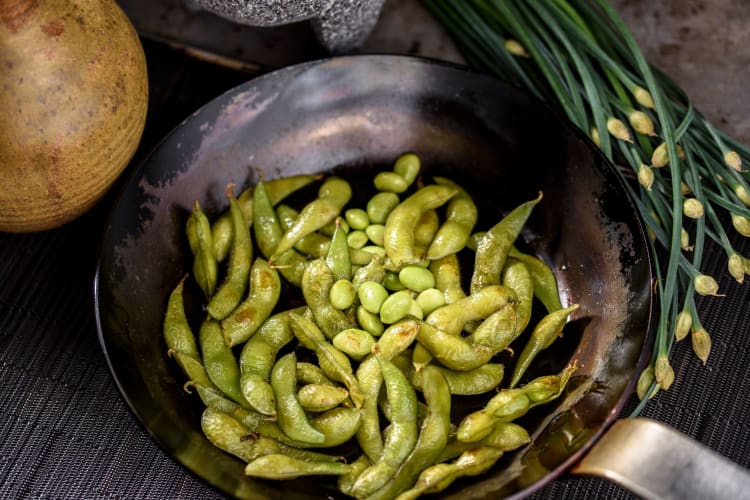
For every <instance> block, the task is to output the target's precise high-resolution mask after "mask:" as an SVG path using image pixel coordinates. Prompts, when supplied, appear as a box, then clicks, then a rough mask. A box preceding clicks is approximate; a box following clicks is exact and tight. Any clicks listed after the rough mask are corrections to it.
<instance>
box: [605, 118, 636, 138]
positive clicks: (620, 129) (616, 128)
mask: <svg viewBox="0 0 750 500" xmlns="http://www.w3.org/2000/svg"><path fill="white" fill-rule="evenodd" d="M607 130H609V133H610V134H612V136H613V137H615V138H616V139H620V140H621V141H627V142H633V140H632V138H631V137H630V131H629V130H628V127H627V126H625V124H624V123H623V122H622V121H621V120H618V119H617V118H610V119H608V120H607Z"/></svg>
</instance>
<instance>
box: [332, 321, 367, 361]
mask: <svg viewBox="0 0 750 500" xmlns="http://www.w3.org/2000/svg"><path fill="white" fill-rule="evenodd" d="M374 344H375V339H374V338H373V336H372V335H371V334H370V333H368V332H366V331H365V330H362V329H360V328H347V329H346V330H342V331H340V332H339V333H337V334H336V336H335V337H333V345H334V346H335V347H336V348H337V349H338V350H340V351H342V352H345V353H346V354H348V355H349V357H350V358H352V359H354V360H357V361H359V360H360V359H362V358H364V357H365V356H367V355H368V354H370V350H371V349H372V346H373V345H374Z"/></svg>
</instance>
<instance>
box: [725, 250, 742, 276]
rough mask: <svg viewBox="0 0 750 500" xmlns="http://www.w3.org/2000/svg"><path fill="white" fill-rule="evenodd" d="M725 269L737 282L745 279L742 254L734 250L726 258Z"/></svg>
mask: <svg viewBox="0 0 750 500" xmlns="http://www.w3.org/2000/svg"><path fill="white" fill-rule="evenodd" d="M727 270H728V271H729V274H730V275H731V276H732V278H734V279H735V280H737V283H742V282H743V281H744V280H745V259H744V258H743V257H742V255H740V254H738V253H736V252H735V253H733V254H732V255H730V256H729V259H728V260H727Z"/></svg>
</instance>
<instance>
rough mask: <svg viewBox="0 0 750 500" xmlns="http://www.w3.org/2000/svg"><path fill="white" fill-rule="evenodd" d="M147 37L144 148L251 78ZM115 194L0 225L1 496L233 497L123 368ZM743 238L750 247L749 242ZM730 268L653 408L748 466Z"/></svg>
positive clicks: (590, 484) (749, 341)
mask: <svg viewBox="0 0 750 500" xmlns="http://www.w3.org/2000/svg"><path fill="white" fill-rule="evenodd" d="M144 46H145V47H146V51H147V55H148V57H149V62H150V65H149V67H150V68H151V75H150V77H151V86H152V88H151V97H150V99H151V103H150V106H151V107H150V112H149V113H150V115H149V122H148V126H147V130H146V133H145V134H144V141H143V145H142V151H140V152H139V155H141V156H142V154H143V152H144V151H146V150H148V149H149V148H150V147H152V146H153V144H155V143H156V141H157V140H158V139H159V138H160V137H162V136H163V135H164V134H165V133H166V132H167V131H168V130H170V129H171V128H172V127H173V126H174V125H176V124H177V123H179V121H180V120H182V119H183V118H184V117H185V116H187V115H188V114H189V113H190V112H192V111H193V110H195V109H197V108H198V107H200V105H202V104H203V103H205V102H206V101H208V100H209V99H210V98H212V97H214V96H216V95H219V94H220V93H221V92H223V91H224V90H226V89H228V88H231V87H232V86H234V85H236V84H238V83H240V82H242V81H244V80H246V79H248V78H249V75H246V74H239V73H234V72H231V71H228V70H224V69H220V68H213V67H207V65H206V64H205V63H199V62H196V61H192V60H190V59H189V58H187V57H186V56H184V55H182V54H179V53H175V52H174V51H171V50H170V49H168V48H166V47H163V46H160V45H158V44H154V43H151V42H144ZM207 72H211V75H212V76H211V78H205V75H206V74H207ZM110 204H111V199H110V198H107V199H105V200H103V201H102V202H101V203H100V204H99V206H98V207H96V208H95V209H94V210H92V211H91V212H89V213H88V214H86V215H85V216H84V217H82V218H80V219H78V220H77V221H75V222H73V223H71V224H69V225H67V226H65V227H62V228H60V229H56V230H52V231H47V232H43V233H37V234H29V235H9V234H0V498H55V499H57V498H74V499H81V498H94V499H100V498H101V499H104V498H128V499H130V498H133V499H165V498H170V499H177V498H201V499H216V498H223V496H222V495H221V494H220V493H219V492H217V491H216V490H214V489H213V488H212V487H210V486H208V485H207V484H205V483H203V482H202V481H201V480H199V479H198V478H196V477H195V476H193V475H191V474H190V473H188V472H187V471H186V470H185V469H183V468H182V467H181V466H180V465H179V464H178V463H177V462H175V461H174V460H172V459H171V458H170V457H169V456H167V455H166V454H165V453H163V452H162V451H161V449H160V448H159V447H158V446H157V445H156V444H155V443H154V441H152V440H151V438H150V437H149V435H148V434H147V433H146V431H145V430H144V429H143V427H142V426H141V425H140V424H139V423H138V422H137V421H136V420H135V418H134V417H133V416H132V414H131V413H130V411H129V409H128V408H127V406H126V404H125V403H124V402H123V400H122V399H121V397H120V395H119V393H118V392H117V389H116V387H115V384H114V382H113V380H112V378H111V377H110V374H109V370H108V367H107V365H106V362H105V360H104V357H103V355H102V352H101V349H100V347H99V343H98V339H97V334H96V326H95V321H94V304H93V280H94V272H95V266H96V256H97V245H98V238H99V234H100V233H101V231H102V228H103V225H104V223H105V217H106V213H107V209H108V207H109V206H110ZM735 244H736V248H737V250H738V251H740V252H741V253H742V254H743V255H750V242H748V241H747V240H742V239H740V238H737V239H736V241H735ZM725 265H726V257H725V256H724V254H723V252H722V251H721V250H720V249H717V248H715V247H713V246H711V245H708V246H707V257H706V259H705V267H704V271H705V272H707V273H709V274H712V275H714V276H717V277H719V283H720V286H721V290H722V291H723V292H724V293H726V294H727V296H726V297H723V298H705V299H701V300H700V301H699V308H700V311H701V313H702V317H703V318H705V320H704V326H705V327H706V328H707V330H708V331H709V332H711V334H712V338H713V351H712V354H711V357H710V359H709V362H708V365H707V366H705V367H703V366H701V365H700V362H699V361H698V359H697V358H696V357H695V356H694V355H693V353H692V350H691V347H690V343H689V340H687V341H685V342H682V343H681V344H680V345H678V346H677V347H676V350H675V353H674V357H673V360H672V363H673V366H674V369H675V371H676V372H677V381H676V383H675V384H674V385H673V387H672V388H671V389H670V390H669V391H668V392H666V393H660V394H659V395H657V396H656V397H655V398H654V399H653V400H652V401H651V402H650V403H649V405H648V406H647V407H646V410H645V412H644V413H643V415H644V416H647V417H651V418H655V419H657V420H660V421H662V422H665V423H667V424H669V425H672V426H673V427H675V428H677V429H679V430H681V431H683V432H685V433H686V434H687V435H689V436H691V437H693V438H695V439H697V440H699V441H701V442H703V443H705V444H706V445H708V446H709V447H711V448H713V449H714V450H716V451H718V452H719V453H721V454H723V455H725V456H727V457H728V458H730V459H731V460H733V461H735V462H737V463H739V464H741V465H742V466H745V467H749V466H750V452H748V450H750V432H748V422H749V421H750V384H748V383H747V382H746V380H748V376H749V375H750V363H748V362H747V359H748V350H750V335H749V333H750V331H749V330H750V329H749V328H748V324H749V323H750V307H747V304H748V303H750V286H749V285H747V284H745V285H744V286H742V285H738V284H736V283H735V282H734V281H733V280H732V279H731V278H730V277H729V276H728V275H727V273H726V271H725ZM635 404H636V401H635V399H633V400H631V402H630V403H629V405H628V407H627V408H626V410H625V413H626V414H627V413H629V412H630V411H632V409H633V408H634V407H635ZM631 496H632V495H630V494H629V493H628V492H626V491H624V490H622V489H620V488H618V487H616V486H614V485H611V484H609V483H606V482H604V481H602V480H599V479H592V478H578V477H572V476H564V477H562V478H561V479H559V480H557V481H555V482H554V483H552V484H550V485H548V486H547V487H545V488H544V489H542V490H541V491H539V492H538V493H537V494H535V495H534V498H539V499H541V498H550V499H574V498H575V499H580V498H630V497H631Z"/></svg>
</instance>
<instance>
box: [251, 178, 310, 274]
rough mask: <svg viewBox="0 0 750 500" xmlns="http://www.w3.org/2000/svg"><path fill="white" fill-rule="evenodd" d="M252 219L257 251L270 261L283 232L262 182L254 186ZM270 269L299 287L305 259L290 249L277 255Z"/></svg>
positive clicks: (305, 263)
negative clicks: (275, 270) (276, 270)
mask: <svg viewBox="0 0 750 500" xmlns="http://www.w3.org/2000/svg"><path fill="white" fill-rule="evenodd" d="M253 218H254V221H255V223H254V224H253V230H254V232H255V241H256V243H257V244H258V249H259V250H260V253H261V254H262V255H263V256H264V257H265V258H267V259H270V258H271V255H273V251H274V250H275V249H276V247H277V246H278V244H279V241H281V236H282V234H283V230H282V228H281V224H280V222H279V220H278V217H277V216H276V212H275V211H274V209H273V204H272V203H271V199H270V197H269V196H268V192H267V190H266V186H265V184H264V183H263V182H259V183H258V184H257V185H256V186H255V196H254V197H253ZM269 265H271V264H270V263H269ZM271 267H273V268H275V269H278V271H279V273H280V274H281V275H282V276H283V277H284V278H286V279H287V281H289V282H290V283H292V284H293V285H296V286H300V283H301V282H302V273H303V272H304V270H305V268H306V267H307V259H305V257H304V256H303V255H301V254H299V253H298V252H297V251H296V250H294V249H290V250H287V251H286V252H284V253H282V254H281V255H279V256H278V257H277V258H276V262H274V263H273V265H271Z"/></svg>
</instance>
